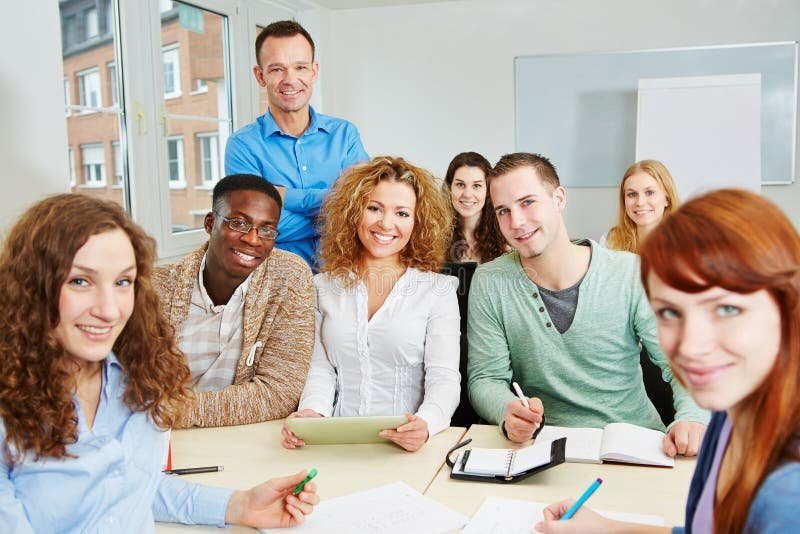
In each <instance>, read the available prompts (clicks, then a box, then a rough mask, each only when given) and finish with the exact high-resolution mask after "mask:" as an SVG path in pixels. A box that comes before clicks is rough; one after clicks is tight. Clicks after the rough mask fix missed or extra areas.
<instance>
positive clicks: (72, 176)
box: [67, 146, 78, 189]
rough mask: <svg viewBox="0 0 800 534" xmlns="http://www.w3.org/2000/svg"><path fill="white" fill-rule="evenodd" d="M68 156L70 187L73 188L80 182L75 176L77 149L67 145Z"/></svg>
mask: <svg viewBox="0 0 800 534" xmlns="http://www.w3.org/2000/svg"><path fill="white" fill-rule="evenodd" d="M67 158H68V161H69V188H70V189H72V188H73V187H75V185H76V184H77V183H78V181H77V179H76V177H75V149H73V148H72V147H71V146H68V147H67Z"/></svg>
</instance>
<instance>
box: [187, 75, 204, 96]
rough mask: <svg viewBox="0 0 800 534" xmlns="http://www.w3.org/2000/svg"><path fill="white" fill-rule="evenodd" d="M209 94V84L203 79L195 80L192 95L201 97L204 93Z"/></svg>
mask: <svg viewBox="0 0 800 534" xmlns="http://www.w3.org/2000/svg"><path fill="white" fill-rule="evenodd" d="M207 92H208V82H206V81H205V80H204V79H202V78H195V80H194V89H193V90H192V92H191V93H189V94H190V95H201V94H203V93H207Z"/></svg>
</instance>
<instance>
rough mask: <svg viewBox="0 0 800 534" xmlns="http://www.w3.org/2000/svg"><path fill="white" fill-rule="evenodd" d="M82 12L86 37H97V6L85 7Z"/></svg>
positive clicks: (98, 30) (98, 29) (98, 31)
mask: <svg viewBox="0 0 800 534" xmlns="http://www.w3.org/2000/svg"><path fill="white" fill-rule="evenodd" d="M83 13H84V19H83V20H84V24H85V26H86V38H87V39H91V38H92V37H97V35H98V34H99V33H100V28H99V27H98V24H97V8H94V7H93V8H91V9H87V10H86V11H84V12H83Z"/></svg>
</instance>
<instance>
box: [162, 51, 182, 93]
mask: <svg viewBox="0 0 800 534" xmlns="http://www.w3.org/2000/svg"><path fill="white" fill-rule="evenodd" d="M162 55H163V57H164V98H176V97H179V96H181V61H180V49H179V48H178V45H170V46H165V47H164V50H163V52H162Z"/></svg>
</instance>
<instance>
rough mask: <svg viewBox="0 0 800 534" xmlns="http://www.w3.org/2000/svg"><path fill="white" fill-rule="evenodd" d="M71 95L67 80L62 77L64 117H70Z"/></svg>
mask: <svg viewBox="0 0 800 534" xmlns="http://www.w3.org/2000/svg"><path fill="white" fill-rule="evenodd" d="M71 105H72V94H71V93H70V83H69V78H67V77H66V76H64V116H65V117H69V116H70V115H72V108H70V106H71Z"/></svg>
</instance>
